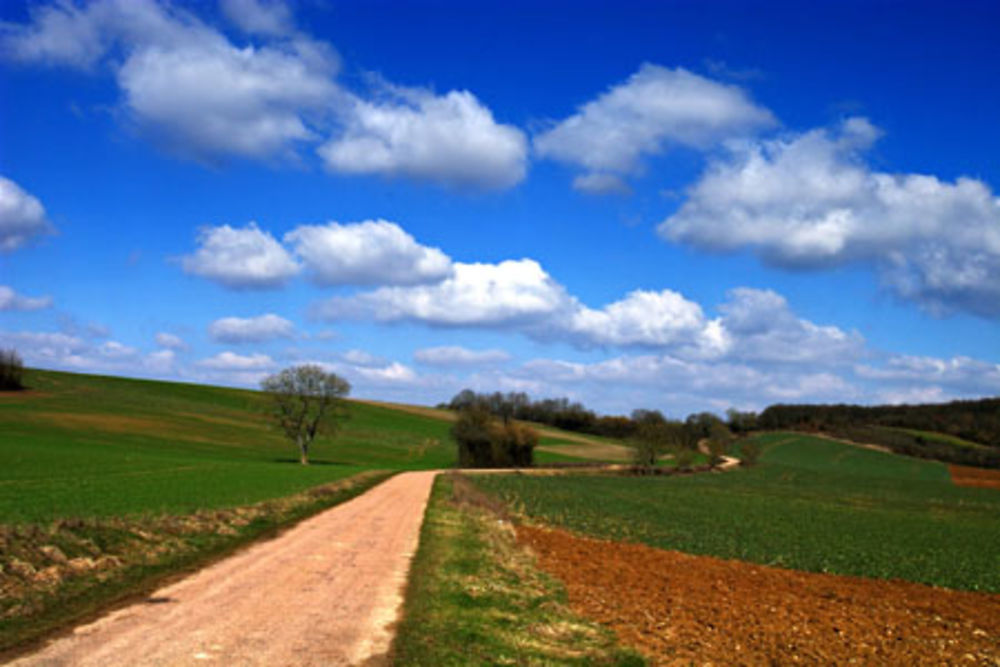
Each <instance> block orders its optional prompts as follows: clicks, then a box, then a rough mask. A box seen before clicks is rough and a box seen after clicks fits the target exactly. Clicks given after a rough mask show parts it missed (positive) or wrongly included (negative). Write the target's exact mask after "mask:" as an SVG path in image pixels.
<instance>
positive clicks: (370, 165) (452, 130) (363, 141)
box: [319, 86, 527, 189]
mask: <svg viewBox="0 0 1000 667" xmlns="http://www.w3.org/2000/svg"><path fill="white" fill-rule="evenodd" d="M385 91H386V93H385V95H384V96H383V97H384V99H380V100H375V101H368V100H363V99H360V98H356V99H355V100H354V102H353V108H352V110H351V113H350V115H349V117H348V119H347V123H346V129H345V130H344V131H343V133H341V134H339V135H337V136H334V137H333V138H331V139H330V141H328V142H327V143H325V144H324V145H323V146H321V147H320V149H319V154H320V156H321V157H322V158H323V160H324V163H325V164H326V166H327V168H329V169H330V170H332V171H336V172H340V173H346V174H381V175H385V176H395V175H401V176H409V177H412V178H415V179H418V180H426V181H433V182H437V183H443V184H449V185H460V186H462V185H464V186H471V187H475V188H483V189H496V188H506V187H510V186H512V185H514V184H516V183H518V182H519V181H521V180H522V179H523V178H524V174H525V170H526V161H527V140H526V139H525V137H524V134H523V133H522V132H521V131H520V130H518V129H517V128H515V127H513V126H510V125H502V124H499V123H497V122H496V121H495V120H494V118H493V114H492V113H491V112H490V110H489V109H488V108H486V107H485V106H483V104H482V103H481V102H480V101H479V100H478V99H476V96H475V95H473V94H472V93H470V92H468V91H451V92H449V93H447V94H445V95H435V94H433V93H431V92H429V91H426V90H419V89H412V88H400V87H391V86H387V87H385Z"/></svg>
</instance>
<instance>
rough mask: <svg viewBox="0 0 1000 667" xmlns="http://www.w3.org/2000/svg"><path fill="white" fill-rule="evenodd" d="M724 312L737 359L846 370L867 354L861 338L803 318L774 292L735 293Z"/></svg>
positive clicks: (726, 335)
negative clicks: (846, 365)
mask: <svg viewBox="0 0 1000 667" xmlns="http://www.w3.org/2000/svg"><path fill="white" fill-rule="evenodd" d="M719 312H720V313H722V317H721V319H720V327H721V331H722V332H723V333H722V336H723V339H724V345H723V346H724V347H725V349H726V352H727V356H728V357H729V358H731V359H738V360H742V361H748V360H749V361H758V362H768V363H801V364H814V363H830V364H840V363H846V362H852V361H855V360H857V359H858V358H860V357H861V356H863V354H864V351H865V342H864V338H862V336H861V334H859V333H857V332H856V331H853V332H848V331H844V330H843V329H840V328H839V327H835V326H829V325H825V326H824V325H818V324H815V323H813V322H810V321H809V320H806V319H803V318H800V317H798V316H797V315H796V314H795V313H794V312H793V311H792V309H791V307H790V306H789V305H788V301H787V300H786V299H785V297H783V296H781V295H780V294H778V293H777V292H775V291H773V290H760V289H752V288H749V287H738V288H736V289H733V290H730V291H729V294H728V299H727V301H726V302H725V303H723V304H722V305H720V306H719Z"/></svg>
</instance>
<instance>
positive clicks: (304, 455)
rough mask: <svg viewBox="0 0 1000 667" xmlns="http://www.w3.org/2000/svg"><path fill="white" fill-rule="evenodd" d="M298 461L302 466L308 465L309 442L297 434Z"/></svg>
mask: <svg viewBox="0 0 1000 667" xmlns="http://www.w3.org/2000/svg"><path fill="white" fill-rule="evenodd" d="M299 463H301V464H302V465H304V466H307V465H309V443H308V442H306V440H305V438H303V437H301V436H299Z"/></svg>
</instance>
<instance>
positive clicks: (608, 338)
mask: <svg viewBox="0 0 1000 667" xmlns="http://www.w3.org/2000/svg"><path fill="white" fill-rule="evenodd" d="M563 327H564V328H565V329H566V330H567V331H568V332H569V333H570V334H572V335H576V336H579V337H580V339H581V340H583V341H585V342H587V343H590V344H596V345H619V346H621V345H625V346H628V345H638V346H648V347H665V346H669V345H677V344H683V345H690V344H692V343H694V344H698V343H701V344H703V345H705V346H707V347H709V348H716V347H720V346H721V345H722V344H723V341H722V339H721V338H720V336H719V333H718V331H717V327H715V326H713V325H712V324H711V323H710V322H709V321H708V320H707V319H706V317H705V314H704V312H703V311H702V309H701V306H700V305H698V304H697V303H695V302H693V301H688V300H687V299H685V298H684V297H683V296H682V295H680V294H678V293H677V292H674V291H672V290H662V291H660V292H651V291H644V290H636V291H634V292H631V293H629V294H628V295H626V296H625V298H624V299H621V300H620V301H616V302H614V303H611V304H608V305H607V306H605V307H604V308H601V309H599V310H595V309H593V308H588V307H586V306H583V305H580V306H578V307H577V308H576V309H575V310H574V312H573V313H572V315H571V317H570V318H569V319H568V320H567V321H566V323H565V324H564V325H563Z"/></svg>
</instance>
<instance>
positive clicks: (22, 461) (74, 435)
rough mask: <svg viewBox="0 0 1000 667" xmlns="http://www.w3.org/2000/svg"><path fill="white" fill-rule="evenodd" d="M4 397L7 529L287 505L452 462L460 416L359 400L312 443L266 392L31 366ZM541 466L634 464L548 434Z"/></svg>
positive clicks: (1, 502) (1, 511) (573, 437)
mask: <svg viewBox="0 0 1000 667" xmlns="http://www.w3.org/2000/svg"><path fill="white" fill-rule="evenodd" d="M25 381H26V384H27V385H28V386H29V387H30V390H29V391H25V392H5V393H0V434H2V437H0V456H2V458H3V462H4V464H3V466H2V467H0V524H3V523H35V522H46V521H49V520H52V519H56V518H68V517H93V516H121V515H126V514H138V513H172V514H184V513H188V512H192V511H195V510H199V509H212V508H219V507H232V506H237V505H246V504H249V503H254V502H257V501H260V500H265V499H269V498H277V497H281V496H286V495H289V494H292V493H296V492H298V491H301V490H303V489H306V488H310V487H313V486H317V485H319V484H324V483H327V482H331V481H334V480H337V479H341V478H344V477H348V476H350V475H353V474H356V473H357V472H360V471H361V470H367V469H373V468H377V469H385V470H401V469H430V468H448V467H452V466H454V465H455V461H456V456H455V446H454V444H453V443H452V441H451V439H450V436H449V429H450V427H451V423H450V422H451V421H452V420H453V415H452V414H451V413H449V412H447V411H438V410H433V409H429V408H420V407H417V406H402V405H395V404H386V403H377V402H371V401H350V402H349V413H350V417H349V419H348V420H347V421H346V422H345V423H344V424H343V427H342V428H341V430H340V431H339V432H338V433H337V434H336V435H334V436H333V437H328V436H320V437H318V438H317V440H316V442H315V443H314V444H313V446H312V448H311V456H310V458H311V460H312V462H313V465H310V466H301V465H299V464H298V454H297V451H296V450H295V448H294V446H292V445H291V444H290V443H289V442H288V441H287V440H286V439H285V438H284V436H283V435H282V434H281V433H279V432H278V431H277V430H275V429H274V428H272V426H271V424H270V423H269V421H268V418H267V413H266V404H265V402H264V397H263V396H262V395H261V394H260V393H258V392H254V391H247V390H241V389H229V388H222V387H211V386H204V385H194V384H182V383H173V382H157V381H149V380H133V379H127V378H118V377H107V376H96V375H81V374H74V373H60V372H54V371H41V370H27V371H26V374H25ZM542 435H543V438H542V444H543V447H542V448H541V450H542V451H540V452H539V459H540V460H541V461H544V462H550V461H579V460H585V459H587V458H598V459H610V460H615V457H624V456H626V453H627V450H626V449H625V448H624V447H622V446H621V445H616V444H614V443H610V442H603V441H601V442H598V441H594V440H593V439H586V438H582V436H579V435H577V434H572V433H562V432H559V431H557V430H555V429H546V430H545V432H544V433H543V434H542Z"/></svg>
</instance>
